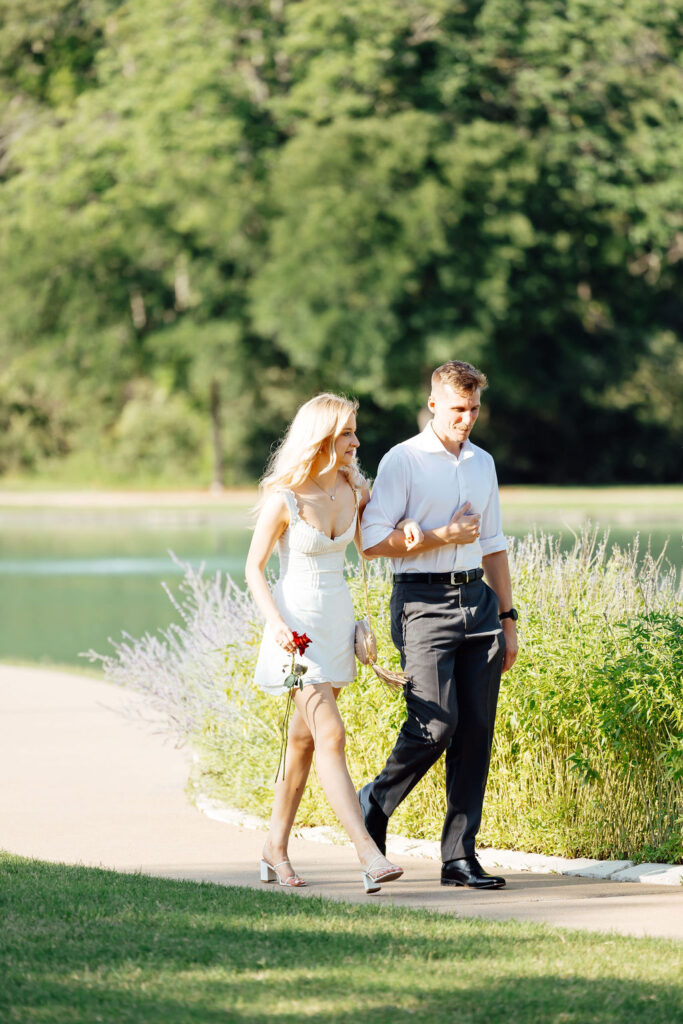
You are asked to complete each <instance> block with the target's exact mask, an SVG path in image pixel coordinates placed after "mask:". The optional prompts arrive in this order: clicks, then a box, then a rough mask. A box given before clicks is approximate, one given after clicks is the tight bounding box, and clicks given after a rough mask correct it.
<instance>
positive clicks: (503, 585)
mask: <svg viewBox="0 0 683 1024" xmlns="http://www.w3.org/2000/svg"><path fill="white" fill-rule="evenodd" d="M481 564H482V566H483V569H484V576H485V577H486V582H487V583H488V585H489V586H490V587H491V589H492V590H493V591H494V592H495V594H496V597H497V598H498V609H499V611H501V612H508V611H509V610H510V609H511V608H512V583H511V581H510V567H509V565H508V556H507V551H494V552H493V554H491V555H484V557H483V558H482V560H481Z"/></svg>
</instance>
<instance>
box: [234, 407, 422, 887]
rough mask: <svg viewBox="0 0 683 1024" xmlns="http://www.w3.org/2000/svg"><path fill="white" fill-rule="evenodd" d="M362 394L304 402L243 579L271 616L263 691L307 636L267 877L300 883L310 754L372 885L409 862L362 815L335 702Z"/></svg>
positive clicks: (266, 497) (344, 664)
mask: <svg viewBox="0 0 683 1024" xmlns="http://www.w3.org/2000/svg"><path fill="white" fill-rule="evenodd" d="M357 408H358V403H357V402H351V401H349V400H348V399H346V398H341V397H339V396H338V395H330V394H322V395H317V396H316V397H315V398H312V399H311V400H310V401H309V402H306V403H305V404H304V405H302V406H301V408H300V409H299V411H298V412H297V414H296V416H295V417H294V420H293V421H292V423H291V425H290V427H289V430H288V431H287V433H286V435H285V437H284V439H283V441H282V442H281V444H280V446H279V448H278V450H277V451H276V452H275V454H274V455H273V457H272V458H271V461H270V465H269V467H268V471H267V472H266V475H265V476H264V477H263V480H262V481H261V487H262V495H261V499H260V501H259V506H258V508H259V515H258V519H257V522H256V527H255V529H254V535H253V538H252V542H251V546H250V548H249V554H248V556H247V565H246V572H245V575H246V579H247V584H248V585H249V589H250V590H251V592H252V594H253V596H254V599H255V601H256V603H257V605H258V607H259V608H260V610H261V612H262V613H263V615H264V617H265V620H266V626H265V630H264V635H263V640H262V641H261V648H260V651H259V658H258V663H257V666H256V677H255V678H256V682H257V684H258V685H259V686H261V687H262V688H263V689H264V690H266V691H267V692H268V693H272V694H274V695H282V694H283V693H286V690H285V688H284V685H283V683H284V679H285V677H286V676H287V675H288V674H289V671H290V667H291V661H292V655H293V653H294V652H295V650H296V646H295V642H294V636H293V631H296V632H297V633H306V634H307V636H308V637H310V640H311V644H310V647H309V648H308V649H307V651H306V653H305V655H303V656H298V658H297V661H299V662H300V663H302V664H303V665H305V666H306V667H307V671H306V674H305V675H304V676H303V677H302V682H303V688H302V689H299V688H298V687H295V688H294V689H293V691H292V693H293V696H294V713H293V715H292V718H291V722H290V727H289V733H288V740H287V750H286V759H285V760H286V764H283V766H282V771H281V773H280V774H279V775H278V779H277V781H276V784H275V799H274V803H273V811H272V815H271V821H270V830H269V832H268V836H267V838H266V841H265V844H264V847H263V859H262V861H261V879H262V880H263V881H275V879H276V878H277V880H278V882H279V883H280V885H284V886H289V887H298V886H302V885H305V884H306V883H305V881H304V880H303V879H302V878H300V877H299V876H298V875H297V874H296V872H295V871H294V870H293V868H292V866H291V864H290V862H289V857H288V854H287V846H288V842H289V834H290V831H291V828H292V825H293V823H294V818H295V816H296V812H297V809H298V807H299V803H300V801H301V797H302V795H303V791H304V787H305V785H306V780H307V778H308V773H309V771H310V768H311V762H312V759H313V754H314V752H315V763H316V770H317V773H318V778H319V779H320V782H321V785H322V787H323V790H324V791H325V796H326V797H327V799H328V800H329V802H330V805H331V806H332V809H333V811H334V812H335V814H336V815H337V817H338V818H339V821H340V822H341V824H342V826H343V827H344V829H345V830H346V832H347V833H348V835H349V838H350V839H351V842H352V843H353V845H354V846H355V848H356V853H357V854H358V859H359V861H360V863H361V867H362V877H363V883H364V885H365V890H366V892H379V890H380V886H381V883H382V882H389V881H392V880H393V879H395V878H399V877H400V876H401V875H402V874H403V870H402V868H400V867H397V866H396V865H394V864H391V863H390V862H389V861H388V860H387V859H386V857H384V856H383V855H382V854H381V853H380V852H379V850H378V848H377V846H376V845H375V843H374V842H373V840H372V839H371V838H370V836H369V835H368V832H367V830H366V828H365V825H364V823H363V818H362V815H361V810H360V805H359V803H358V797H357V796H356V792H355V789H354V786H353V783H352V782H351V778H350V776H349V772H348V768H347V765H346V756H345V753H344V745H345V735H344V724H343V722H342V719H341V716H340V714H339V709H338V707H337V697H338V696H339V692H340V690H341V688H342V686H347V685H348V684H349V683H351V682H352V681H353V679H354V677H355V657H354V647H353V643H354V623H355V619H354V611H353V603H352V601H351V595H350V593H349V590H348V587H347V586H346V582H345V581H344V553H345V551H346V547H347V545H348V544H349V543H350V542H351V541H352V540H354V538H355V541H356V545H357V547H358V548H359V551H360V550H361V548H360V513H361V512H362V509H363V507H364V505H365V504H366V503H367V501H368V499H369V491H368V487H367V484H366V482H365V480H364V479H363V477H362V475H361V473H360V471H359V469H358V467H357V465H356V450H357V448H358V447H359V444H358V438H357V437H356V409H357ZM276 543H277V544H278V550H279V556H280V578H279V579H278V581H277V584H276V586H275V588H274V590H273V592H272V593H271V591H270V588H269V587H268V584H267V582H266V578H265V567H266V563H267V562H268V559H269V558H270V555H271V553H272V551H273V549H274V547H275V544H276Z"/></svg>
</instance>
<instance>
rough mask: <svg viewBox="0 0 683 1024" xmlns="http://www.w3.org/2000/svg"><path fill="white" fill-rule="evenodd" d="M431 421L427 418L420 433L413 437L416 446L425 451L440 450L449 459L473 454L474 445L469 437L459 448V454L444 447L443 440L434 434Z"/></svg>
mask: <svg viewBox="0 0 683 1024" xmlns="http://www.w3.org/2000/svg"><path fill="white" fill-rule="evenodd" d="M432 423H433V421H432V420H429V422H428V423H427V425H426V426H425V428H424V430H423V431H422V433H421V434H418V435H417V437H416V438H415V440H416V442H417V447H418V448H422V450H423V451H426V452H440V453H442V454H443V455H448V457H449V458H450V459H457V460H458V461H460V460H461V459H471V458H472V456H473V455H474V445H473V444H472V442H471V441H470V439H469V437H468V438H467V440H466V441H465V442H464V444H463V446H462V448H461V449H460V455H453V454H452V453H451V452H449V451H447V449H446V448H444V445H443V442H442V441H441V440H440V439H439V438H438V437H437V436H436V434H435V432H434V427H433V425H432Z"/></svg>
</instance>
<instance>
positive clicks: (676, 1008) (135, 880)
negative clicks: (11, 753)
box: [0, 854, 683, 1024]
mask: <svg viewBox="0 0 683 1024" xmlns="http://www.w3.org/2000/svg"><path fill="white" fill-rule="evenodd" d="M0 920H2V928H1V930H0V978H1V979H2V982H1V983H0V1020H1V1021H2V1022H3V1024H10V1022H12V1024H15V1022H32V1024H33V1022H36V1024H38V1022H40V1024H43V1022H44V1024H48V1022H49V1024H80V1022H83V1024H94V1022H100V1021H101V1022H104V1024H127V1022H136V1024H156V1022H159V1024H174V1022H178V1024H193V1022H197V1024H214V1022H215V1024H218V1022H221V1024H230V1022H245V1024H246V1022H248V1024H258V1022H261V1021H269V1022H281V1024H284V1022H287V1024H289V1022H292V1024H294V1022H298V1021H315V1022H323V1021H335V1022H349V1024H350V1022H356V1021H359V1022H360V1021H362V1022H364V1024H365V1022H368V1024H401V1022H403V1021H406V1022H407V1021H411V1022H413V1021H423V1022H427V1024H441V1022H444V1024H445V1022H448V1024H474V1022H481V1024H484V1022H486V1024H499V1022H500V1024H503V1022H504V1024H589V1022H591V1024H592V1022H595V1024H603V1022H608V1021H609V1022H614V1024H630V1022H633V1024H636V1022H637V1024H655V1022H661V1024H674V1022H676V1021H681V1020H683V1002H682V995H683V991H682V990H683V982H682V979H681V973H680V962H681V944H680V943H677V942H675V941H668V940H653V939H627V938H623V937H617V936H614V935H596V934H590V933H582V932H578V931H567V930H563V929H559V928H551V927H546V926H540V925H527V924H518V923H516V922H487V921H478V920H458V919H455V918H453V917H451V916H446V915H438V914H429V913H425V912H418V911H407V910H397V909H393V908H391V907H387V906H383V905H382V903H381V901H380V900H375V901H372V900H370V899H369V900H368V903H367V905H362V906H357V905H347V904H343V903H334V902H331V901H326V900H323V899H321V898H309V899H300V898H297V897H296V896H294V895H292V894H286V893H280V892H272V891H267V892H257V891H252V890H249V889H236V888H224V887H221V886H217V885H208V884H204V885H198V884H195V883H192V882H173V881H166V880H162V879H155V878H148V877H144V876H139V875H126V874H117V873H115V872H112V871H102V870H96V869H90V868H80V867H66V866H64V865H55V864H47V863H43V862H40V861H30V860H25V859H23V858H19V857H15V856H11V855H8V854H1V855H0Z"/></svg>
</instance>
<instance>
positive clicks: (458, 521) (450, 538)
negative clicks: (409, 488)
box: [365, 501, 480, 558]
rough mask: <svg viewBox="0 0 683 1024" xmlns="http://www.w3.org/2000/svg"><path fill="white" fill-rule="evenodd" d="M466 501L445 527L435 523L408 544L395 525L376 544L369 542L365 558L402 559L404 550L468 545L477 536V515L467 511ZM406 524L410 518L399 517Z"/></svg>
mask: <svg viewBox="0 0 683 1024" xmlns="http://www.w3.org/2000/svg"><path fill="white" fill-rule="evenodd" d="M470 507H471V506H470V503H469V501H468V502H465V504H464V505H462V506H461V507H460V508H459V509H458V510H457V511H456V512H454V513H453V518H452V519H451V521H450V522H449V523H446V525H445V526H437V527H436V528H435V529H434V530H424V531H422V538H421V539H419V540H417V541H416V542H415V543H411V542H410V541H409V540H408V537H407V536H406V533H405V532H404V530H403V529H401V528H400V524H399V527H396V528H395V529H394V530H393V531H392V532H391V533H390V534H389V535H388V536H387V537H385V538H384V540H382V541H380V542H379V544H373V546H372V547H370V548H366V550H365V557H366V558H380V557H382V556H384V557H386V558H403V556H404V555H405V554H406V552H407V551H411V552H412V553H413V554H415V555H417V554H420V553H421V552H422V551H431V549H432V548H440V547H443V546H444V545H445V544H471V543H472V541H473V540H476V538H477V537H478V536H479V519H480V517H479V516H478V515H477V514H475V513H472V514H470V512H469V509H470ZM402 522H407V523H410V522H412V520H402Z"/></svg>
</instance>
